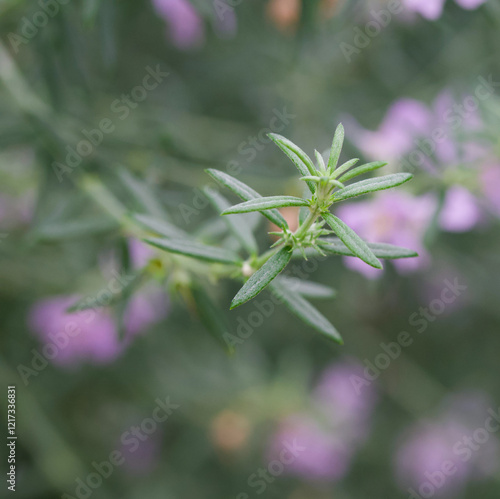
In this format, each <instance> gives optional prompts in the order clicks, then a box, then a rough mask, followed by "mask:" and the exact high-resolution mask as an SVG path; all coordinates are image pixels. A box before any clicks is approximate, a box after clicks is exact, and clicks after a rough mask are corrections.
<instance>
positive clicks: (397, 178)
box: [333, 173, 413, 202]
mask: <svg viewBox="0 0 500 499" xmlns="http://www.w3.org/2000/svg"><path fill="white" fill-rule="evenodd" d="M411 178H413V175H412V174H411V173H393V174H392V175H385V176H383V177H375V178H369V179H366V180H361V181H360V182H356V183H354V184H351V185H348V186H347V187H346V188H345V189H342V190H340V191H336V192H335V194H334V197H333V200H334V202H337V201H343V200H344V199H350V198H354V197H356V196H361V195H363V194H368V193H369V192H376V191H383V190H384V189H390V188H391V187H396V186H398V185H401V184H404V183H405V182H408V180H410V179H411Z"/></svg>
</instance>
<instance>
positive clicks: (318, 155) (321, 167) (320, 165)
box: [314, 149, 326, 175]
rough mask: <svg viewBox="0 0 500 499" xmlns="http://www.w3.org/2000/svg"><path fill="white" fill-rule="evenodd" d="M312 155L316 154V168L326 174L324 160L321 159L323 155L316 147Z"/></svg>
mask: <svg viewBox="0 0 500 499" xmlns="http://www.w3.org/2000/svg"><path fill="white" fill-rule="evenodd" d="M314 155H315V156H316V163H318V170H319V171H320V172H321V173H322V174H323V175H326V165H325V160H324V159H323V156H322V155H321V153H320V152H319V151H317V150H316V149H314Z"/></svg>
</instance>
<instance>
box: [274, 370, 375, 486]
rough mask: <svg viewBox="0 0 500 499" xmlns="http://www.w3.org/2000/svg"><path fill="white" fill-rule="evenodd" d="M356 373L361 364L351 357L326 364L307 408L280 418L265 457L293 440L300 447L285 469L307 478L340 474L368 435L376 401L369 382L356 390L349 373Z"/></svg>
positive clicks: (356, 375) (358, 375)
mask: <svg viewBox="0 0 500 499" xmlns="http://www.w3.org/2000/svg"><path fill="white" fill-rule="evenodd" d="M361 377H363V366H362V365H360V364H358V363H356V362H354V361H345V362H341V363H337V364H334V365H332V366H330V367H328V368H327V369H326V370H325V371H324V372H323V374H322V376H321V378H320V380H319V383H318V385H317V387H316V389H315V390H314V395H313V398H312V404H311V405H312V407H313V411H312V413H311V414H303V413H300V414H294V415H291V416H289V417H287V418H285V419H284V420H283V421H282V422H281V424H280V426H279V429H278V431H277V432H276V433H275V435H274V436H273V438H272V440H271V444H270V452H269V456H268V457H269V459H271V460H272V459H275V458H276V457H278V456H279V454H280V451H281V450H282V449H284V448H285V447H286V445H287V443H288V444H290V443H292V442H296V443H297V445H298V446H300V447H301V448H303V450H302V451H301V452H300V453H298V455H297V456H296V457H295V459H294V460H293V461H292V462H291V464H289V465H288V464H287V466H286V472H288V473H291V474H295V475H299V476H302V477H303V478H306V479H308V480H331V481H335V480H339V479H341V478H342V477H343V476H344V475H345V474H346V473H347V472H348V470H349V467H350V464H351V460H352V457H353V456H354V453H355V452H356V450H357V449H358V448H359V446H360V444H361V443H362V442H363V441H364V440H365V439H366V437H367V435H368V430H369V426H370V420H371V415H372V412H373V408H374V405H375V400H376V394H375V392H374V389H373V387H372V386H364V387H363V389H362V390H359V386H358V385H356V380H355V379H354V378H358V379H360V378H361Z"/></svg>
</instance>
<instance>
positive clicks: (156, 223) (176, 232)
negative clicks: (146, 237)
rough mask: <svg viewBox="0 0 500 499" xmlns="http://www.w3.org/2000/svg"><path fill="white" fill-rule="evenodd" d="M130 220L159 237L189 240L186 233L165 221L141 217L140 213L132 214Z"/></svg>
mask: <svg viewBox="0 0 500 499" xmlns="http://www.w3.org/2000/svg"><path fill="white" fill-rule="evenodd" d="M131 218H132V220H134V221H135V222H137V223H138V224H139V225H141V226H142V227H144V228H145V229H148V230H150V231H151V232H155V233H156V234H158V235H160V236H165V237H168V238H174V239H176V238H177V239H178V238H181V239H182V238H186V239H188V238H189V235H188V234H187V233H186V232H184V231H183V230H182V229H179V228H178V227H176V226H175V225H173V224H171V223H170V222H167V221H166V220H163V219H160V218H156V217H153V216H151V215H143V214H141V213H132V215H131Z"/></svg>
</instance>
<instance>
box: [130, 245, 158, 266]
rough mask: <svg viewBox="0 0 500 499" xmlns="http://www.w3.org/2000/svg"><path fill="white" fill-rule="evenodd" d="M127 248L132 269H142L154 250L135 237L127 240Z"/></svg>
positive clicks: (153, 254) (152, 255)
mask: <svg viewBox="0 0 500 499" xmlns="http://www.w3.org/2000/svg"><path fill="white" fill-rule="evenodd" d="M128 250H129V253H130V260H131V263H132V267H133V268H134V269H142V268H143V267H145V266H146V265H147V264H148V262H149V260H151V259H152V258H154V256H155V251H154V249H153V248H152V246H150V245H149V244H146V243H143V242H142V241H140V240H139V239H135V238H131V239H129V240H128Z"/></svg>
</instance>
